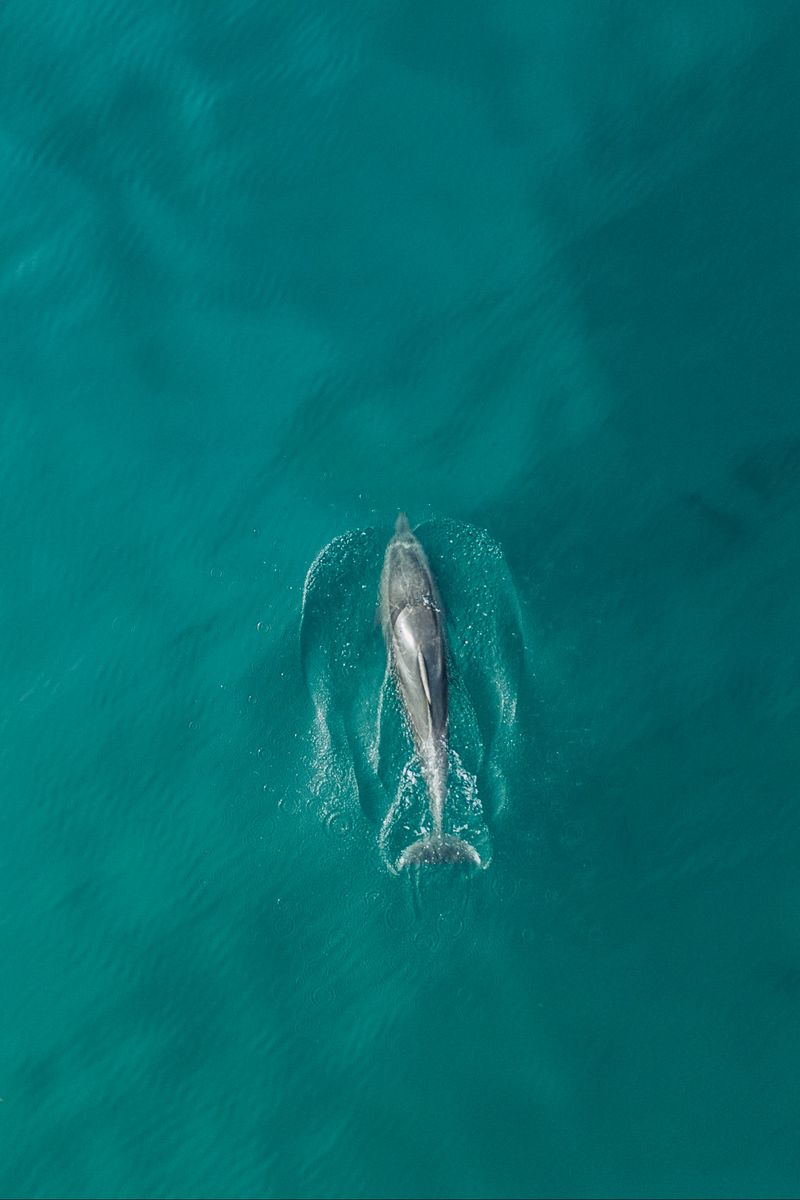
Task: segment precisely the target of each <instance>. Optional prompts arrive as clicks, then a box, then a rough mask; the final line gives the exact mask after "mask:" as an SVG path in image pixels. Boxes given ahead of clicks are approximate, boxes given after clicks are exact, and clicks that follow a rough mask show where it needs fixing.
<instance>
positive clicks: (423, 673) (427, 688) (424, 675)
mask: <svg viewBox="0 0 800 1200" xmlns="http://www.w3.org/2000/svg"><path fill="white" fill-rule="evenodd" d="M417 666H418V667H419V677H420V679H421V680H422V690H423V691H424V693H425V699H426V700H427V701H428V708H431V707H432V706H433V701H432V700H431V685H430V684H429V683H428V668H427V667H426V666H425V658H424V656H423V653H422V651H421V650H418V651H417Z"/></svg>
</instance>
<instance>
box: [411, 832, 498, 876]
mask: <svg viewBox="0 0 800 1200" xmlns="http://www.w3.org/2000/svg"><path fill="white" fill-rule="evenodd" d="M429 863H472V864H473V866H476V867H483V866H484V863H483V861H482V860H481V856H480V854H478V851H477V850H476V849H475V847H474V846H471V845H470V844H469V842H465V841H464V839H463V838H458V837H451V836H450V835H449V834H446V833H432V834H430V835H429V836H428V837H424V838H420V840H419V841H418V842H413V843H412V844H411V845H410V846H406V848H405V850H404V851H403V853H402V854H401V855H400V857H399V858H398V860H397V870H398V871H402V869H403V867H421V866H426V865H428V864H429Z"/></svg>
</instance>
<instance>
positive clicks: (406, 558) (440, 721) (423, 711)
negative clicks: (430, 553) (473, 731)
mask: <svg viewBox="0 0 800 1200" xmlns="http://www.w3.org/2000/svg"><path fill="white" fill-rule="evenodd" d="M380 612H381V625H382V627H383V636H384V639H385V641H386V652H387V657H388V667H389V671H390V672H391V673H392V674H393V675H394V678H395V682H396V684H397V690H398V693H399V695H400V699H401V700H402V702H403V707H404V709H405V711H406V715H407V717H408V722H409V725H410V727H411V733H412V736H413V739H414V747H415V749H416V752H417V755H418V756H419V760H420V763H421V765H422V774H423V777H424V779H425V785H426V787H427V789H428V803H429V806H430V811H431V817H432V819H433V829H432V831H431V832H430V833H428V834H426V835H425V836H424V837H423V838H421V839H420V840H419V841H417V842H414V843H413V844H412V845H410V846H407V847H406V849H405V850H404V851H403V853H402V854H401V855H400V857H399V859H398V860H397V870H401V869H402V868H403V867H407V866H412V865H420V864H423V863H442V862H448V863H456V862H469V863H474V864H475V865H476V866H479V867H480V866H483V864H482V862H481V857H480V855H479V853H478V851H477V850H476V849H475V847H474V846H471V845H470V843H469V842H466V841H464V840H463V839H462V838H458V837H453V836H452V835H450V834H446V833H445V832H444V831H443V827H442V826H443V818H444V806H445V801H446V799H447V766H448V752H447V692H448V684H447V647H446V643H445V632H444V614H443V611H442V603H441V600H440V599H439V591H438V588H437V587H436V583H435V581H434V578H433V575H432V573H431V568H430V566H429V564H428V559H427V557H426V555H425V551H424V550H423V548H422V546H421V545H420V543H419V541H418V540H417V538H415V537H414V534H413V533H412V532H411V526H410V525H409V523H408V518H407V517H406V515H405V513H400V514H399V516H398V518H397V523H396V525H395V530H394V537H393V538H392V539H391V541H390V542H389V545H388V546H387V547H386V554H385V556H384V560H383V571H382V572H381V586H380Z"/></svg>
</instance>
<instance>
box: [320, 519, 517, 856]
mask: <svg viewBox="0 0 800 1200" xmlns="http://www.w3.org/2000/svg"><path fill="white" fill-rule="evenodd" d="M416 534H417V535H418V536H415V534H413V533H412V532H411V530H410V528H409V526H408V523H407V521H406V520H405V519H404V518H402V517H401V518H400V519H399V521H398V526H397V528H396V530H395V533H394V535H393V537H392V538H391V539H390V541H389V544H388V546H387V543H386V535H385V533H382V532H381V531H380V530H379V529H375V528H369V529H358V530H353V531H350V532H348V533H344V534H341V535H340V536H338V537H336V538H334V539H333V541H331V542H329V543H328V545H326V546H325V547H324V548H323V549H322V550H321V551H320V552H319V554H318V555H317V556H316V558H315V559H314V561H313V563H312V564H311V566H310V568H309V570H308V574H307V576H306V580H305V586H304V589H303V610H302V619H301V625H300V652H301V657H302V664H303V672H304V678H305V682H306V686H307V688H308V691H309V696H310V699H311V701H312V704H313V719H312V724H311V727H310V729H309V736H308V738H307V740H306V742H305V745H306V747H307V749H306V763H307V772H308V775H307V780H306V782H305V784H303V783H300V791H299V794H298V800H299V801H300V802H301V803H303V802H304V801H305V802H306V803H309V804H312V803H313V804H314V805H315V807H317V810H318V812H319V815H320V817H321V818H322V819H323V820H324V822H325V823H326V825H327V826H328V827H329V828H330V829H331V830H333V831H336V832H339V833H341V832H343V831H346V830H352V829H353V828H354V825H358V823H359V822H360V821H361V820H363V818H365V817H366V819H367V820H368V821H370V822H371V823H374V824H377V825H378V827H379V833H378V846H379V848H380V851H381V855H382V857H383V860H384V863H385V864H386V866H387V868H388V869H389V870H390V871H392V872H393V873H396V872H398V871H401V870H402V869H403V868H405V867H408V866H413V865H415V864H416V865H423V864H428V863H442V862H460V863H464V864H468V865H474V866H480V867H481V868H485V867H487V866H488V865H489V862H490V860H491V857H492V845H491V836H490V833H489V828H488V826H487V819H489V820H494V819H495V818H497V817H499V816H500V815H501V814H502V813H503V811H504V810H505V809H506V807H507V805H508V803H509V795H510V786H509V785H510V781H511V779H512V778H513V777H514V776H515V774H516V771H517V754H518V748H519V743H518V737H517V715H516V712H517V698H518V693H519V687H520V685H521V681H522V678H523V671H524V637H523V622H522V614H521V611H520V606H519V601H518V598H517V593H516V589H515V587H514V583H513V581H512V579H511V575H510V573H509V570H508V567H507V565H506V562H505V558H504V556H503V552H502V550H501V548H500V546H499V545H498V544H497V542H495V541H494V540H493V539H492V538H491V537H490V535H489V534H488V533H487V532H486V531H485V530H482V529H479V528H476V527H475V526H472V525H467V524H465V523H463V522H460V521H455V520H452V519H451V518H436V519H435V520H432V521H427V522H425V523H424V525H423V526H421V527H419V528H418V529H417V530H416ZM420 538H421V539H422V540H423V541H424V549H423V546H422V542H421V540H420ZM379 580H380V586H378V582H379ZM440 589H441V592H440ZM376 592H377V593H378V599H379V609H378V616H379V617H380V623H381V624H382V626H383V632H384V638H383V639H381V638H380V637H379V636H376V628H375V626H376V611H375V598H376ZM442 597H444V602H445V604H446V610H445V606H444V604H443V602H442ZM382 642H384V645H383V646H382V644H381V643H382ZM381 650H382V651H383V653H381ZM409 751H411V756H410V757H409Z"/></svg>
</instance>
